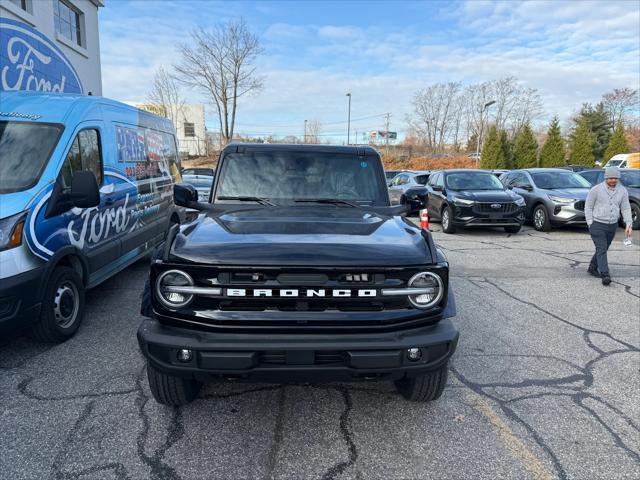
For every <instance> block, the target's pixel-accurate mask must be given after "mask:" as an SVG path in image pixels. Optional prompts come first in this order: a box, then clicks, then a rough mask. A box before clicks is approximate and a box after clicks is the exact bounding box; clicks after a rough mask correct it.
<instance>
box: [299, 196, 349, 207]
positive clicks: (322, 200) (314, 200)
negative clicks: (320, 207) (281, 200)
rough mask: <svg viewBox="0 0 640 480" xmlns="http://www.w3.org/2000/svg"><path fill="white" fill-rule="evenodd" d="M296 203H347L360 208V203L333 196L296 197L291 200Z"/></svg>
mask: <svg viewBox="0 0 640 480" xmlns="http://www.w3.org/2000/svg"><path fill="white" fill-rule="evenodd" d="M293 201H294V202H296V203H330V204H334V205H349V206H350V207H354V208H360V205H356V204H355V203H351V202H347V201H346V200H336V199H333V198H296V199H294V200H293Z"/></svg>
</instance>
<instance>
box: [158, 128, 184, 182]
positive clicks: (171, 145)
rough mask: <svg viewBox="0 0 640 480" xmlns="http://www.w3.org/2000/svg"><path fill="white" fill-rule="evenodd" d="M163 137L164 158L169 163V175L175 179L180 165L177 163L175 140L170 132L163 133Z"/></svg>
mask: <svg viewBox="0 0 640 480" xmlns="http://www.w3.org/2000/svg"><path fill="white" fill-rule="evenodd" d="M162 136H163V137H164V141H163V143H164V152H163V153H164V158H165V159H166V160H167V163H168V164H169V171H170V172H171V177H173V180H174V181H176V177H177V176H178V175H179V174H180V166H179V164H178V152H177V150H176V140H175V137H174V136H173V135H171V134H170V133H163V134H162Z"/></svg>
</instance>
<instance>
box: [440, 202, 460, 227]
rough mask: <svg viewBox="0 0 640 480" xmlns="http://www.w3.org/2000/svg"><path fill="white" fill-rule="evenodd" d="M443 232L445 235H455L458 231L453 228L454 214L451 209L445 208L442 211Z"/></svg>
mask: <svg viewBox="0 0 640 480" xmlns="http://www.w3.org/2000/svg"><path fill="white" fill-rule="evenodd" d="M441 223H442V231H443V232H444V233H455V231H456V229H455V227H454V226H453V212H452V211H451V207H448V206H447V207H445V209H444V210H443V211H442V221H441Z"/></svg>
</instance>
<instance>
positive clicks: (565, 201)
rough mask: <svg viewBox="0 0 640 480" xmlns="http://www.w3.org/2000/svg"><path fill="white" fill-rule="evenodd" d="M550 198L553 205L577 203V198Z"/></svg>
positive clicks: (550, 196)
mask: <svg viewBox="0 0 640 480" xmlns="http://www.w3.org/2000/svg"><path fill="white" fill-rule="evenodd" d="M547 196H548V197H549V200H551V201H552V202H553V203H561V204H562V205H569V204H570V203H573V202H575V201H576V199H575V198H567V197H558V196H556V195H547Z"/></svg>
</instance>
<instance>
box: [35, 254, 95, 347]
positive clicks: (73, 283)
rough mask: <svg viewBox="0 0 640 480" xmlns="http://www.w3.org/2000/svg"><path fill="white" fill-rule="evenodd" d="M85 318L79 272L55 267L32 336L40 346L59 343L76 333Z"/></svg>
mask: <svg viewBox="0 0 640 480" xmlns="http://www.w3.org/2000/svg"><path fill="white" fill-rule="evenodd" d="M83 314H84V285H83V283H82V279H81V278H80V275H78V272H76V271H75V270H74V269H73V268H69V267H58V268H56V269H55V270H54V271H53V274H52V275H51V278H50V279H49V283H48V284H47V287H46V290H45V293H44V297H43V299H42V308H41V310H40V317H39V318H38V320H37V323H36V324H35V325H34V326H33V329H32V330H31V334H32V336H33V337H34V338H35V339H36V340H39V341H41V342H47V343H60V342H64V341H65V340H68V339H69V338H71V337H72V336H73V334H74V333H76V330H78V327H79V326H80V323H81V322H82V316H83Z"/></svg>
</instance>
